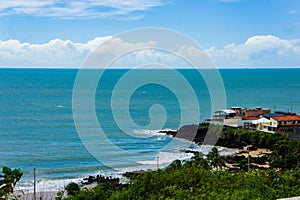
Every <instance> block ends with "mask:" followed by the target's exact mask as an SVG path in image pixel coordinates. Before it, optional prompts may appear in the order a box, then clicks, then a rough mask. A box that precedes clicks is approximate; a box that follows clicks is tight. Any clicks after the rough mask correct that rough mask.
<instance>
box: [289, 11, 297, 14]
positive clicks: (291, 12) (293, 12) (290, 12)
mask: <svg viewBox="0 0 300 200" xmlns="http://www.w3.org/2000/svg"><path fill="white" fill-rule="evenodd" d="M289 14H291V15H295V14H297V10H290V11H289Z"/></svg>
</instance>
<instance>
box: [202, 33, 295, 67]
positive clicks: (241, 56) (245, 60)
mask: <svg viewBox="0 0 300 200" xmlns="http://www.w3.org/2000/svg"><path fill="white" fill-rule="evenodd" d="M206 51H207V53H208V54H209V55H210V56H211V57H212V59H213V60H214V61H215V62H216V64H217V66H219V67H300V39H293V40H286V39H280V38H278V37H275V36H272V35H265V36H254V37H250V38H249V39H248V40H247V41H246V42H245V43H243V44H229V45H226V46H225V47H223V48H222V49H216V48H214V47H212V48H210V49H207V50H206Z"/></svg>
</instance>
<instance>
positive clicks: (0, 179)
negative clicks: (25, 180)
mask: <svg viewBox="0 0 300 200" xmlns="http://www.w3.org/2000/svg"><path fill="white" fill-rule="evenodd" d="M22 175H23V172H22V171H21V170H20V169H14V170H12V169H10V168H8V167H3V168H2V172H1V174H0V198H1V197H2V196H5V199H9V198H10V196H11V194H12V193H13V191H14V187H15V185H16V183H17V182H18V181H19V180H20V179H21V177H22Z"/></svg>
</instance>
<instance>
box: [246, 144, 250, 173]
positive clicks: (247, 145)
mask: <svg viewBox="0 0 300 200" xmlns="http://www.w3.org/2000/svg"><path fill="white" fill-rule="evenodd" d="M247 150H248V172H249V171H250V148H249V145H247Z"/></svg>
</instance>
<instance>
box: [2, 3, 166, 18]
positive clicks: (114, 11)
mask: <svg viewBox="0 0 300 200" xmlns="http://www.w3.org/2000/svg"><path fill="white" fill-rule="evenodd" d="M165 4H166V3H165V2H163V0H125V1H124V0H62V1H57V0H1V4H0V15H2V16H5V15H30V16H42V17H54V18H67V19H70V18H71V19H74V18H106V17H116V16H117V17H122V18H123V19H124V18H125V19H136V18H141V17H143V16H142V15H137V14H134V13H135V12H137V11H145V10H149V9H151V8H154V7H158V6H163V5H165Z"/></svg>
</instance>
